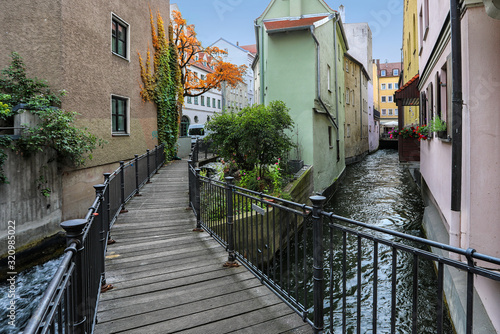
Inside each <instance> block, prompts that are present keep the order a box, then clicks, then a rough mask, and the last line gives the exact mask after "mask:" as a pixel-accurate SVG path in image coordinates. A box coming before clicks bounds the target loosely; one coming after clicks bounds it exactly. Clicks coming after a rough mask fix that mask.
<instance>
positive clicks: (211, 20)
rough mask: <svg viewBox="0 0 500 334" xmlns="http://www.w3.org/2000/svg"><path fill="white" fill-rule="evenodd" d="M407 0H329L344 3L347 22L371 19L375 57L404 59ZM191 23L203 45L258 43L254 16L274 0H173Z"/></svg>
mask: <svg viewBox="0 0 500 334" xmlns="http://www.w3.org/2000/svg"><path fill="white" fill-rule="evenodd" d="M403 1H404V0H377V1H375V0H343V1H333V0H326V3H327V4H328V5H329V6H330V7H331V8H332V9H335V10H336V9H338V7H339V6H340V5H341V4H343V5H344V6H345V11H346V20H345V21H346V22H347V23H357V22H368V24H369V25H370V28H371V30H372V34H373V58H374V59H380V60H381V62H385V60H388V61H389V62H398V61H401V45H402V37H401V36H402V31H403ZM170 3H177V5H178V6H179V9H180V11H181V13H182V15H183V17H184V18H185V19H186V20H187V22H188V24H194V25H195V28H196V33H197V34H198V39H199V40H200V41H201V43H202V45H204V46H209V45H210V44H212V43H214V42H215V41H217V40H218V39H219V38H221V37H222V38H224V39H226V40H228V41H229V42H231V43H234V44H236V42H239V43H240V45H248V44H255V30H254V20H255V19H256V18H257V17H259V16H260V15H261V14H262V13H263V12H264V10H265V9H266V7H267V5H268V4H269V3H270V0H171V1H170Z"/></svg>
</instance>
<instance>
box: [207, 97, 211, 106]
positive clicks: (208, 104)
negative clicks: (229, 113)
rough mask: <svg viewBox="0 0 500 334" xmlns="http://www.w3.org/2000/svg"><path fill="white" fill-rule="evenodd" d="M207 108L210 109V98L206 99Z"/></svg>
mask: <svg viewBox="0 0 500 334" xmlns="http://www.w3.org/2000/svg"><path fill="white" fill-rule="evenodd" d="M207 107H210V98H209V97H207Z"/></svg>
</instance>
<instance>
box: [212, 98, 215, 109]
mask: <svg viewBox="0 0 500 334" xmlns="http://www.w3.org/2000/svg"><path fill="white" fill-rule="evenodd" d="M212 107H214V108H215V98H212Z"/></svg>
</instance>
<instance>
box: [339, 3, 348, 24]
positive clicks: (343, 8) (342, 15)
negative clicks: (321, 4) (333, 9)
mask: <svg viewBox="0 0 500 334" xmlns="http://www.w3.org/2000/svg"><path fill="white" fill-rule="evenodd" d="M339 14H340V18H341V19H342V23H346V22H345V7H344V5H340V7H339Z"/></svg>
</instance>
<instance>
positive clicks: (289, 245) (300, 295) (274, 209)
mask: <svg viewBox="0 0 500 334" xmlns="http://www.w3.org/2000/svg"><path fill="white" fill-rule="evenodd" d="M188 169H189V183H190V202H191V206H192V207H193V210H194V212H195V214H196V220H197V225H198V226H197V227H199V228H203V229H204V230H205V231H207V232H208V233H209V234H210V235H211V236H212V237H213V238H214V239H215V240H217V241H218V242H219V243H220V244H221V245H222V246H223V247H225V248H226V250H227V251H228V253H229V255H228V262H227V263H228V264H229V265H235V264H236V261H238V262H240V263H241V264H243V265H244V266H245V267H247V268H248V269H249V270H250V271H251V272H252V273H253V274H254V275H256V276H257V277H258V278H259V279H260V280H261V282H262V283H263V284H265V285H267V286H268V287H270V288H271V289H272V290H273V291H274V292H275V293H276V294H277V295H278V296H279V297H280V298H281V299H282V300H283V301H284V302H285V303H287V304H288V305H289V306H290V307H291V308H292V309H293V310H294V311H295V312H297V313H298V314H300V315H301V316H302V318H303V319H304V321H306V322H308V323H309V324H311V326H312V327H313V329H314V331H315V332H316V333H322V332H330V333H334V332H341V333H347V332H353V333H354V332H356V333H364V332H370V333H387V332H391V333H397V332H405V333H419V328H421V327H420V326H421V322H422V319H421V318H422V316H421V315H419V313H420V308H421V307H422V304H425V303H427V301H425V300H421V299H419V287H420V284H423V283H422V280H423V279H422V277H421V276H422V275H419V268H420V265H421V263H422V262H424V261H430V262H431V263H432V264H433V265H434V267H435V269H436V273H437V278H436V282H437V283H436V285H435V291H436V293H435V298H436V300H435V301H434V302H433V304H435V305H436V309H435V312H433V317H434V318H433V319H431V320H429V319H425V321H426V322H428V321H432V322H433V325H432V326H433V327H432V328H433V330H432V332H436V333H443V332H444V330H443V319H444V318H445V313H446V307H445V305H444V301H445V293H444V291H445V285H446V283H445V276H446V275H451V274H450V273H449V270H450V269H453V270H457V271H460V272H463V273H464V275H465V276H466V277H467V284H466V285H467V286H466V288H465V290H464V291H462V292H463V294H464V296H465V297H464V299H465V300H466V306H465V307H464V313H465V315H466V317H465V318H466V319H465V320H464V323H465V324H464V326H463V328H465V331H466V333H472V330H473V313H474V305H473V296H474V279H475V277H481V278H484V279H486V280H490V281H492V282H491V283H494V282H493V281H497V282H498V281H500V272H499V271H496V270H494V269H485V268H494V267H498V266H500V259H498V258H494V257H491V256H487V255H484V254H479V253H477V252H476V251H475V250H473V249H467V250H465V249H460V248H456V247H452V246H449V245H445V244H441V243H438V242H434V241H430V240H427V239H424V238H420V237H416V236H413V235H408V234H404V233H400V232H394V231H390V230H387V229H384V228H379V227H375V226H372V225H369V224H365V223H362V222H358V221H355V220H351V219H347V218H344V217H340V216H337V215H335V214H333V213H330V212H325V211H323V204H324V201H325V198H324V197H321V196H313V197H311V198H310V200H311V202H312V206H308V205H303V204H298V203H294V202H290V201H286V200H283V199H278V198H274V197H271V196H268V195H265V194H263V193H258V192H254V191H249V190H247V189H243V188H239V187H236V186H234V185H233V184H232V182H233V179H232V178H230V177H229V178H226V181H227V182H220V181H216V180H212V179H210V178H207V177H202V176H200V173H199V169H197V168H195V166H194V164H193V163H192V162H190V163H189V165H188ZM431 248H435V249H440V250H442V251H444V252H446V253H447V254H446V256H443V255H438V254H436V253H433V252H431ZM460 259H462V260H463V261H462V260H460ZM403 260H404V261H409V263H410V264H411V265H410V270H409V273H408V270H406V271H405V272H404V273H402V270H401V262H402V261H403ZM478 261H479V262H480V263H481V266H478V265H477V264H476V262H478ZM367 271H368V272H370V273H371V275H365V274H363V273H364V272H367ZM403 276H404V277H403ZM403 281H404V282H406V283H405V284H406V285H404V286H403V285H402V282H403ZM408 282H409V283H408ZM483 283H484V282H483ZM403 308H404V309H407V310H409V311H408V312H407V313H405V314H409V317H408V319H405V322H406V324H405V326H406V327H404V328H403V327H402V324H401V319H400V318H401V314H400V313H399V312H400V311H401V309H403ZM408 324H409V325H408Z"/></svg>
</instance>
